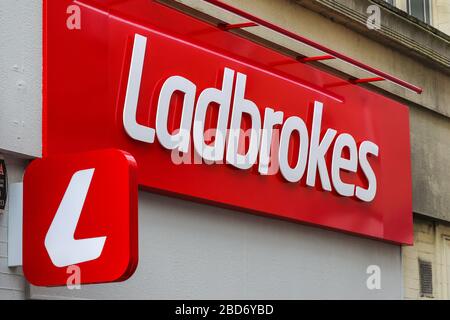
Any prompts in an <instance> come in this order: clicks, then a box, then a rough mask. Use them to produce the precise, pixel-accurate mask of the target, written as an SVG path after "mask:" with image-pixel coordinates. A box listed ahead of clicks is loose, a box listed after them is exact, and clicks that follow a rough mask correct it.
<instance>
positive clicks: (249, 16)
mask: <svg viewBox="0 0 450 320" xmlns="http://www.w3.org/2000/svg"><path fill="white" fill-rule="evenodd" d="M203 1H205V2H208V3H210V4H212V5H214V6H217V7H219V8H221V9H223V10H226V11H228V12H231V13H233V14H236V15H238V16H240V17H242V18H245V19H247V20H249V21H251V22H252V23H254V24H250V23H242V24H235V25H228V26H232V27H229V28H222V29H223V30H230V29H236V28H239V27H240V26H239V25H241V27H249V26H256V25H258V26H263V27H266V28H269V29H271V30H273V31H275V32H278V33H280V34H283V35H285V36H287V37H289V38H291V39H293V40H296V41H299V42H301V43H304V44H306V45H308V46H310V47H312V48H315V49H317V50H320V51H322V52H324V53H327V54H328V55H329V56H332V57H334V58H337V59H340V60H342V61H345V62H347V63H349V64H351V65H354V66H356V67H358V68H360V69H362V70H365V71H368V72H370V73H372V74H374V75H376V76H377V77H374V78H365V79H357V80H353V81H351V82H352V83H355V84H357V83H368V82H374V81H384V80H387V81H390V82H392V83H395V84H397V85H399V86H401V87H404V88H406V89H409V90H411V91H414V92H416V93H418V94H421V93H422V91H423V90H422V88H420V87H418V86H415V85H413V84H411V83H409V82H406V81H404V80H401V79H399V78H396V77H394V76H392V75H390V74H388V73H385V72H383V71H381V70H378V69H376V68H373V67H371V66H369V65H366V64H364V63H362V62H359V61H357V60H355V59H353V58H350V57H348V56H346V55H344V54H341V53H339V52H337V51H334V50H332V49H330V48H327V47H325V46H323V45H321V44H319V43H317V42H315V41H312V40H310V39H308V38H305V37H303V36H300V35H298V34H296V33H293V32H291V31H289V30H287V29H284V28H282V27H280V26H278V25H276V24H273V23H271V22H269V21H266V20H264V19H261V18H259V17H257V16H254V15H253V14H251V13H248V12H246V11H243V10H241V9H239V8H236V7H234V6H231V5H229V4H226V3H223V2H222V1H220V0H203ZM255 24H256V25H255ZM225 26H227V25H226V24H225ZM320 57H323V56H320ZM311 59H314V57H311ZM318 60H325V59H318ZM318 60H316V61H318ZM306 61H314V60H306ZM300 62H305V61H301V60H300Z"/></svg>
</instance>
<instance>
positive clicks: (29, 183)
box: [23, 150, 138, 286]
mask: <svg viewBox="0 0 450 320" xmlns="http://www.w3.org/2000/svg"><path fill="white" fill-rule="evenodd" d="M23 211H24V217H23V237H24V239H23V268H24V273H25V276H26V278H27V280H28V281H30V282H31V283H32V284H34V285H41V286H43V285H45V286H60V285H66V284H88V283H103V282H113V281H123V280H126V279H128V278H129V277H130V276H131V275H132V274H133V272H134V271H135V269H136V267H137V263H138V229H137V219H138V217H137V178H136V162H135V161H134V159H133V157H131V156H130V155H129V154H127V153H125V152H122V151H118V150H104V151H93V152H87V153H77V154H67V155H60V156H51V157H47V158H44V159H38V160H35V161H33V162H32V163H31V165H30V166H28V168H27V169H26V171H25V176H24V208H23ZM73 266H76V267H78V271H76V269H73ZM68 268H69V269H68ZM70 268H72V269H70ZM74 272H78V274H75V275H74V276H75V278H74V279H78V280H79V282H78V283H77V282H76V280H74V281H73V282H72V281H70V280H71V279H70V276H72V275H73V273H74ZM68 280H69V281H68Z"/></svg>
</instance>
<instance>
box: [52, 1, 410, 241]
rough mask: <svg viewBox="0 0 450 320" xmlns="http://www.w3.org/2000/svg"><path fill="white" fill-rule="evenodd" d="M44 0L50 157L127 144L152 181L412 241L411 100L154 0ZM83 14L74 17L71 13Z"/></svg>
mask: <svg viewBox="0 0 450 320" xmlns="http://www.w3.org/2000/svg"><path fill="white" fill-rule="evenodd" d="M71 4H72V1H69V0H62V1H46V22H45V62H44V63H45V75H44V77H45V79H44V80H45V88H44V90H45V105H44V119H45V125H44V150H45V154H46V155H53V154H59V153H66V152H74V151H84V150H93V149H99V148H110V147H112V148H117V149H121V150H126V151H127V152H129V153H130V154H132V155H133V157H134V158H135V159H136V161H137V165H138V181H139V185H141V186H142V187H144V188H146V189H148V190H151V191H157V192H162V193H167V194H171V195H176V196H180V197H183V198H188V199H196V200H200V201H204V202H207V203H211V204H215V205H220V206H226V207H231V208H238V209H242V210H245V211H248V212H252V213H257V214H263V215H267V216H271V217H279V218H284V219H289V220H293V221H298V222H303V223H308V224H313V225H318V226H322V227H326V228H332V229H336V230H341V231H345V232H350V233H354V234H359V235H365V236H368V237H373V238H378V239H383V240H387V241H391V242H395V243H407V244H408V243H411V242H412V200H411V172H410V170H411V169H410V142H409V122H408V108H407V107H406V106H404V105H401V104H399V103H397V102H395V101H393V100H390V99H388V98H386V97H383V96H381V95H379V94H376V93H373V92H371V91H369V90H366V89H364V88H361V87H358V86H355V85H352V84H351V83H350V82H346V81H343V80H342V79H340V78H337V77H335V76H333V75H330V74H328V73H326V72H323V71H321V70H318V69H316V68H314V67H312V66H310V65H307V64H302V63H298V62H296V61H295V60H292V61H289V58H287V57H286V56H283V55H282V54H280V53H277V52H275V51H273V50H270V49H268V48H265V47H263V46H261V45H258V44H255V43H254V42H251V41H249V40H246V39H244V38H241V37H239V36H237V35H235V34H232V33H230V32H226V31H223V30H221V29H220V28H218V27H215V26H212V25H210V24H208V23H206V22H203V21H200V20H198V19H195V18H193V17H190V16H188V15H186V14H184V13H182V12H178V11H176V10H174V9H172V8H169V7H167V6H165V5H163V4H160V3H158V2H156V1H148V0H129V1H120V2H117V1H107V0H104V1H100V0H97V1H95V0H84V1H76V5H77V6H78V7H79V15H80V16H79V18H80V19H79V21H78V23H79V24H78V25H77V24H74V25H76V26H77V27H76V28H68V27H67V26H66V24H67V23H68V19H69V18H70V19H73V18H74V17H69V15H68V14H67V7H68V6H69V5H71ZM74 14H76V11H74Z"/></svg>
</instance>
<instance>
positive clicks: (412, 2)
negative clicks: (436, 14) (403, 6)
mask: <svg viewBox="0 0 450 320" xmlns="http://www.w3.org/2000/svg"><path fill="white" fill-rule="evenodd" d="M430 8H431V7H430V0H408V13H409V14H410V15H412V16H413V17H416V18H417V19H419V20H421V21H423V22H425V23H431V14H430V11H431V10H430Z"/></svg>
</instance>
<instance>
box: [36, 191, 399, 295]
mask: <svg viewBox="0 0 450 320" xmlns="http://www.w3.org/2000/svg"><path fill="white" fill-rule="evenodd" d="M139 211H140V212H139V219H140V221H139V245H140V252H139V256H140V262H139V267H138V269H137V271H136V273H135V275H134V276H133V277H132V278H131V279H130V280H128V281H127V282H125V283H122V284H112V285H95V286H83V287H82V289H81V290H68V289H66V288H37V287H32V288H31V297H33V298H43V297H78V298H100V299H106V298H111V299H120V298H130V299H185V298H190V299H303V298H312V299H314V298H325V299H331V298H342V299H360V298H361V299H369V298H370V299H372V298H374V299H376V298H386V299H394V298H396V299H400V298H401V297H402V295H401V287H402V285H401V281H402V280H401V279H402V276H401V259H400V247H398V246H394V245H390V244H387V243H383V242H380V241H374V240H369V239H363V238H358V237H353V236H350V235H345V234H341V233H337V232H332V231H327V230H321V229H318V228H313V227H308V226H303V225H299V224H294V223H291V222H286V221H280V220H274V219H269V218H264V217H259V216H253V215H249V214H246V213H241V212H236V211H232V210H225V209H219V208H216V207H213V206H208V205H203V204H197V203H192V202H188V201H184V200H178V199H174V198H168V197H164V196H160V195H155V194H150V193H145V192H141V193H140V195H139ZM372 264H375V265H378V266H380V267H381V272H382V276H381V290H373V291H371V290H368V289H367V287H366V279H367V277H368V275H367V274H366V268H367V266H368V265H372Z"/></svg>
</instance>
